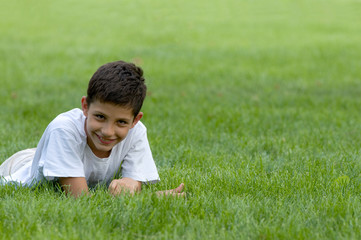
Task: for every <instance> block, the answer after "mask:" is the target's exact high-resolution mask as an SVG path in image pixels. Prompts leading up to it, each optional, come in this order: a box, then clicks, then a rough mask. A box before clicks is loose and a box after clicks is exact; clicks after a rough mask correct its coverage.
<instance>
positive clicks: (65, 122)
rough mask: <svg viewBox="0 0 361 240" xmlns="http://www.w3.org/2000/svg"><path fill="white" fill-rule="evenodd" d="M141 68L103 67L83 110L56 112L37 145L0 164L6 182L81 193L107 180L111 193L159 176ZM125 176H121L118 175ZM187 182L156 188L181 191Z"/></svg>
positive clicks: (127, 65)
mask: <svg viewBox="0 0 361 240" xmlns="http://www.w3.org/2000/svg"><path fill="white" fill-rule="evenodd" d="M144 81H145V79H144V77H143V71H142V69H141V68H139V67H137V66H135V65H134V64H132V63H126V62H123V61H117V62H111V63H108V64H105V65H103V66H101V67H100V68H99V69H98V70H97V71H96V72H95V73H94V75H93V76H92V78H91V79H90V81H89V85H88V90H87V97H82V99H81V106H82V110H80V109H73V110H70V111H68V112H65V113H62V114H60V115H59V116H57V117H56V118H55V119H54V120H53V121H52V122H51V123H50V124H49V125H48V127H47V128H46V130H45V132H44V134H43V136H42V137H41V139H40V141H39V143H38V146H37V148H36V149H27V150H24V151H20V152H18V153H16V154H15V155H13V156H12V157H10V158H9V159H7V160H6V161H5V162H4V163H3V164H2V165H1V166H0V176H2V178H3V182H4V183H9V182H15V183H19V184H22V185H25V186H33V185H34V184H37V183H39V182H41V181H44V180H46V181H57V182H59V184H60V185H61V187H62V189H63V190H64V191H65V193H67V194H70V195H73V196H75V197H78V196H79V195H81V194H88V191H89V187H94V186H95V185H97V184H107V185H109V191H110V193H111V194H113V195H117V194H120V193H121V192H122V191H129V192H131V193H134V192H139V191H140V190H141V184H142V183H155V182H157V181H159V175H158V172H157V168H156V166H155V164H154V160H153V157H152V154H151V151H150V147H149V143H148V139H147V133H146V127H145V126H144V125H143V124H142V123H141V122H140V119H141V118H142V117H143V113H142V112H140V109H141V107H142V105H143V101H144V99H145V96H146V91H147V87H146V85H145V83H144ZM120 174H121V175H122V178H120V179H114V178H115V177H116V176H119V175H120ZM183 187H184V185H183V184H181V185H180V186H179V187H178V188H176V189H172V190H168V191H162V192H158V194H159V193H160V194H162V193H164V194H172V195H182V193H181V192H182V191H183Z"/></svg>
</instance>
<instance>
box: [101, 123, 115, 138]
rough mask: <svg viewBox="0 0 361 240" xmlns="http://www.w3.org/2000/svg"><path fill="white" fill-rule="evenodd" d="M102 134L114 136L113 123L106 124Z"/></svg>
mask: <svg viewBox="0 0 361 240" xmlns="http://www.w3.org/2000/svg"><path fill="white" fill-rule="evenodd" d="M102 135H103V136H104V137H108V138H109V137H113V136H114V126H113V125H112V124H106V125H104V126H103V128H102Z"/></svg>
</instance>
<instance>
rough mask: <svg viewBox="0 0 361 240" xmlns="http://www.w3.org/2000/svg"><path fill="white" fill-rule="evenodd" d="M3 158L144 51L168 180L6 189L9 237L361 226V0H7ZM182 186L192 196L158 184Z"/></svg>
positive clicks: (344, 234) (149, 120)
mask: <svg viewBox="0 0 361 240" xmlns="http://www.w3.org/2000/svg"><path fill="white" fill-rule="evenodd" d="M1 5H2V7H1V9H0V16H1V17H0V19H1V21H0V79H1V80H0V82H1V88H0V103H1V104H0V106H1V108H0V109H1V114H0V134H1V136H3V139H2V141H1V142H0V162H2V161H4V160H5V159H6V158H8V157H10V156H11V155H12V154H13V153H15V152H16V151H19V150H21V149H25V148H29V147H35V146H36V144H37V142H38V140H39V139H40V137H41V134H42V132H43V130H44V129H45V128H46V126H47V124H48V123H49V122H50V121H51V120H52V119H53V118H54V117H55V116H56V115H57V114H59V113H61V112H64V111H67V110H69V109H71V108H74V107H80V98H81V96H83V95H85V91H86V86H87V82H88V80H89V78H90V76H91V74H92V73H93V72H94V71H95V70H96V69H97V68H98V67H99V66H100V65H102V64H104V63H106V62H110V61H114V60H118V59H123V60H126V61H133V62H136V63H138V64H140V65H141V66H142V67H143V69H144V71H145V75H146V78H147V81H148V88H149V94H148V97H147V99H146V102H145V105H144V108H143V111H144V112H145V117H144V119H143V122H144V123H145V124H146V125H147V127H148V137H149V141H150V144H151V147H152V151H153V155H154V158H155V160H156V163H157V166H158V170H159V173H160V177H161V179H162V181H161V182H160V183H159V184H157V185H154V186H149V187H144V191H143V192H142V193H141V194H139V195H136V196H134V197H130V196H123V197H119V198H113V197H111V196H109V195H108V194H107V192H106V189H104V188H100V189H98V190H96V191H94V195H93V197H92V198H80V199H77V200H74V199H72V198H67V197H65V196H64V195H63V194H62V193H61V192H59V191H57V190H56V188H54V186H39V187H38V188H36V189H27V188H15V187H14V186H2V187H0V238H2V239H29V238H34V239H90V238H92V239H93V238H96V239H119V238H122V239H205V238H208V239H359V238H360V237H361V227H360V221H361V218H360V215H361V202H360V197H361V161H360V156H359V149H360V142H361V139H360V138H361V137H360V134H359V133H360V130H361V127H360V126H361V115H360V114H359V106H360V104H361V99H360V97H359V96H360V94H361V81H360V76H361V70H360V67H359V56H360V54H361V47H360V44H359V43H360V42H361V35H360V34H359V32H360V24H359V23H360V22H361V17H360V15H359V12H360V10H361V2H360V1H358V0H330V1H322V0H320V1H309V0H302V1H301V0H299V1H285V0H284V1H282V0H277V1H265V0H260V1H236V0H226V1H213V2H209V1H203V0H197V1H192V2H184V1H178V0H175V1H139V0H137V1H131V2H119V1H113V0H109V1H104V2H102V3H100V2H97V1H77V2H73V1H68V0H66V1H61V2H51V1H44V0H38V1H36V2H23V1H1ZM180 182H184V183H185V184H186V191H187V192H188V197H187V198H185V199H168V198H157V197H155V196H154V194H152V193H153V192H154V191H156V190H160V189H167V188H172V187H176V186H177V184H179V183H180Z"/></svg>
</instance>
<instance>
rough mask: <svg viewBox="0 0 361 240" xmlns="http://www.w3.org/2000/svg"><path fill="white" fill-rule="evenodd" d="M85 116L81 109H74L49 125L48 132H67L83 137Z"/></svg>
mask: <svg viewBox="0 0 361 240" xmlns="http://www.w3.org/2000/svg"><path fill="white" fill-rule="evenodd" d="M84 123H85V116H84V114H83V112H82V110H81V109H79V108H74V109H72V110H70V111H67V112H64V113H61V114H59V115H58V116H57V117H56V118H54V120H53V121H51V122H50V123H49V125H48V129H47V130H48V131H50V132H52V131H67V132H73V133H76V134H80V135H83V134H85V132H84Z"/></svg>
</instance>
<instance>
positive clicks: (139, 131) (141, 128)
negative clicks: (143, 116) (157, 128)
mask: <svg viewBox="0 0 361 240" xmlns="http://www.w3.org/2000/svg"><path fill="white" fill-rule="evenodd" d="M146 133H147V128H146V126H145V125H144V124H143V123H142V122H141V121H139V122H138V123H137V124H136V125H135V126H134V127H133V128H132V129H130V131H129V135H131V136H139V135H144V134H146Z"/></svg>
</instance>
